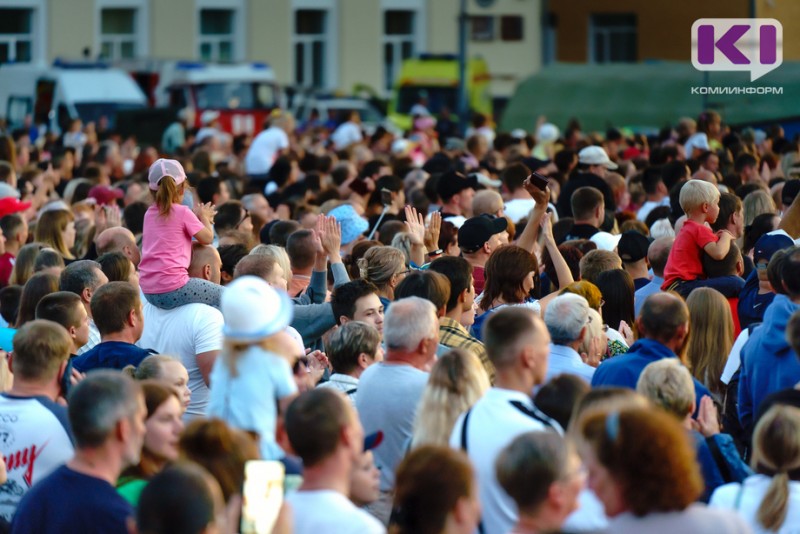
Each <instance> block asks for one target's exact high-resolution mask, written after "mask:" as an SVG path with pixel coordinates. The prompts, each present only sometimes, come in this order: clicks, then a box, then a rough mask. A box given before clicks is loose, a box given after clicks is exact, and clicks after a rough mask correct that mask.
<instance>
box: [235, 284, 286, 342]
mask: <svg viewBox="0 0 800 534" xmlns="http://www.w3.org/2000/svg"><path fill="white" fill-rule="evenodd" d="M221 301H222V302H221V306H220V308H221V309H222V317H223V318H224V319H225V326H223V328H222V333H223V334H224V335H225V338H226V339H228V340H231V341H237V342H240V343H252V342H255V341H260V340H262V339H264V338H267V337H270V336H272V335H274V334H277V333H278V332H280V331H282V330H284V329H285V328H286V327H287V326H289V323H291V322H292V317H293V315H294V307H293V304H292V301H291V299H289V295H288V294H287V293H286V292H285V291H279V290H276V289H274V288H273V287H271V286H270V285H269V284H268V283H267V282H266V281H264V280H263V279H261V278H258V277H256V276H242V277H241V278H237V279H236V280H234V281H233V282H231V284H230V285H228V286H227V287H226V288H225V290H224V291H223V292H222V299H221Z"/></svg>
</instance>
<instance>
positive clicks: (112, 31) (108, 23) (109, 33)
mask: <svg viewBox="0 0 800 534" xmlns="http://www.w3.org/2000/svg"><path fill="white" fill-rule="evenodd" d="M136 22H137V21H136V10H135V9H117V8H114V9H103V10H102V12H101V13H100V55H101V56H102V57H103V59H129V58H133V57H136Z"/></svg>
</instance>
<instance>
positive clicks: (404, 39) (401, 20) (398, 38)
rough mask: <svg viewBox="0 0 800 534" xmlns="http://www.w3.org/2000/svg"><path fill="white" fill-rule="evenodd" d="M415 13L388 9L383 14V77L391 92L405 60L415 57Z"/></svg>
mask: <svg viewBox="0 0 800 534" xmlns="http://www.w3.org/2000/svg"><path fill="white" fill-rule="evenodd" d="M415 16H416V13H415V12H414V11H400V10H392V9H388V10H386V11H384V12H383V76H384V83H385V86H386V89H387V90H391V89H392V86H393V85H394V80H395V78H396V77H397V73H398V72H400V66H401V65H402V64H403V60H406V59H408V58H410V57H413V56H414V53H415V50H414V48H415V46H414V40H415V27H414V22H415V21H414V17H415Z"/></svg>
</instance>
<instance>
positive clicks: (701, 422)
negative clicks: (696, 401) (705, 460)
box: [695, 395, 720, 438]
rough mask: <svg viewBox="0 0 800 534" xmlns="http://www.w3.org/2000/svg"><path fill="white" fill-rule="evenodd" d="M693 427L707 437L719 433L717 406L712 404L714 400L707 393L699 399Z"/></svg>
mask: <svg viewBox="0 0 800 534" xmlns="http://www.w3.org/2000/svg"><path fill="white" fill-rule="evenodd" d="M695 428H696V430H697V431H698V432H700V433H701V434H703V435H704V436H705V437H707V438H710V437H711V436H714V435H716V434H719V428H720V427H719V414H718V413H717V407H716V406H714V401H713V400H712V399H711V397H709V396H708V395H706V396H705V397H703V398H702V399H700V409H699V410H698V411H697V423H696V427H695Z"/></svg>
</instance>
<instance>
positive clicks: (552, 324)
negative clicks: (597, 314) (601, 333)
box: [544, 293, 589, 345]
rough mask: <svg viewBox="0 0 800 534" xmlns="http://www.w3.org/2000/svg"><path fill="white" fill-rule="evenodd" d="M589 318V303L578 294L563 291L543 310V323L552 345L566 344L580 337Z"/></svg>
mask: <svg viewBox="0 0 800 534" xmlns="http://www.w3.org/2000/svg"><path fill="white" fill-rule="evenodd" d="M588 320H589V303H588V302H586V299H585V298H583V297H582V296H580V295H576V294H574V293H565V294H564V295H560V296H558V297H556V298H554V299H553V301H552V302H550V304H548V305H547V310H546V311H545V312H544V324H546V325H547V330H548V331H549V332H550V338H551V339H552V341H553V344H554V345H566V344H567V343H572V342H573V341H577V340H578V338H579V337H581V330H583V327H584V326H586V323H587V322H588Z"/></svg>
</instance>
